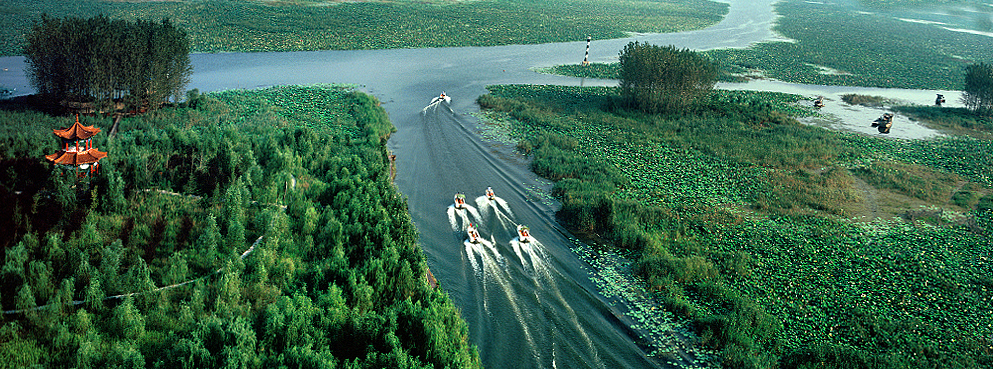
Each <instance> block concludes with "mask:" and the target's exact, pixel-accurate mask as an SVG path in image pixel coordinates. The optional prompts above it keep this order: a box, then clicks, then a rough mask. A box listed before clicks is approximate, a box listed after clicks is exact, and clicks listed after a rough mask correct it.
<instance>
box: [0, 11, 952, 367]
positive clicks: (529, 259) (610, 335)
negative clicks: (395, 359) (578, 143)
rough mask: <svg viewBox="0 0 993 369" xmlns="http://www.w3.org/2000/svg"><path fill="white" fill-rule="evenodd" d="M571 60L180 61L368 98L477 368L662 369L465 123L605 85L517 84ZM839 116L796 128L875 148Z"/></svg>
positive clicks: (207, 57) (711, 40) (9, 75)
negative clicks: (521, 231)
mask: <svg viewBox="0 0 993 369" xmlns="http://www.w3.org/2000/svg"><path fill="white" fill-rule="evenodd" d="M773 2H774V1H773V0H733V1H731V2H730V4H731V7H730V12H729V14H728V16H727V17H726V18H725V19H724V20H723V21H721V22H720V23H718V24H716V25H714V26H712V27H709V28H707V29H704V30H698V31H691V32H682V33H675V34H662V35H639V36H637V37H633V38H629V39H621V40H600V41H594V42H593V44H592V47H591V49H590V60H591V61H595V62H611V61H614V60H616V58H617V55H618V53H619V52H620V50H621V49H622V48H623V46H624V45H626V44H627V43H629V42H631V41H635V40H637V41H642V42H649V43H652V44H660V45H669V44H672V45H675V46H677V47H681V48H682V47H685V48H691V49H712V48H727V47H746V46H748V45H749V44H752V43H755V42H759V41H765V40H774V39H777V36H776V35H774V34H773V33H772V32H771V31H770V27H771V25H772V23H773V22H774V20H775V16H774V14H773V13H772V3H773ZM585 47H586V42H585V40H582V41H577V42H572V43H558V44H545V45H515V46H499V47H485V48H480V47H467V48H439V49H402V50H371V51H369V50H366V51H320V52H288V53H221V54H196V55H192V56H191V59H192V62H193V66H194V74H193V76H192V81H191V83H190V84H189V88H191V89H192V88H197V89H199V90H200V91H203V92H207V91H217V90H225V89H241V88H248V89H252V88H258V87H267V86H273V85H297V84H303V85H307V84H315V83H351V84H357V85H359V86H360V87H359V88H360V89H361V90H363V91H366V92H368V93H371V94H373V95H375V96H376V97H378V98H379V99H380V100H381V101H382V102H383V106H384V107H385V109H386V110H387V112H388V113H389V115H390V119H391V120H392V122H393V124H394V125H395V126H396V127H397V132H396V133H395V134H394V135H393V136H392V137H391V139H390V141H389V143H388V147H389V149H390V150H391V151H392V153H394V154H396V155H397V163H398V168H399V170H398V173H397V177H396V184H397V186H398V187H399V189H400V191H401V193H402V194H403V195H404V196H406V197H407V200H408V205H409V210H410V213H411V216H412V217H413V220H414V222H415V224H416V225H417V228H418V230H419V231H420V235H421V237H420V245H421V247H422V248H423V250H424V253H425V255H426V257H427V260H428V265H429V266H430V267H431V270H432V271H433V272H434V275H435V276H436V277H437V278H438V280H439V281H440V283H441V286H442V287H443V288H444V289H445V290H446V291H447V292H448V293H449V294H450V295H451V297H452V300H453V301H454V302H455V304H456V305H457V306H458V307H459V308H460V309H461V311H462V316H463V318H464V319H465V320H466V321H467V322H468V323H469V330H470V338H471V339H472V342H473V343H474V344H476V345H477V346H478V347H479V353H480V356H481V358H482V361H483V364H484V365H485V366H487V367H490V368H556V367H557V368H650V367H671V366H672V365H671V364H669V363H668V361H667V360H666V359H661V358H658V357H656V356H651V355H649V354H647V353H646V352H647V351H649V350H651V347H652V345H656V344H657V343H655V342H646V340H645V339H644V338H642V337H643V336H642V334H643V333H644V332H643V330H639V329H636V328H632V325H633V324H634V323H635V322H633V321H632V319H631V318H630V317H629V316H628V315H625V313H626V312H627V311H629V309H630V308H631V307H630V306H629V305H627V304H626V303H625V302H624V301H618V299H616V298H612V297H611V298H608V297H604V295H603V294H602V293H601V292H600V291H599V290H598V287H597V285H596V284H595V283H594V282H593V281H592V280H593V278H594V275H593V274H594V273H595V271H594V270H593V269H592V268H591V267H590V264H589V263H587V262H586V261H584V260H583V259H582V258H580V257H579V256H577V254H576V253H575V252H574V251H573V250H572V249H571V248H572V247H573V246H574V243H573V241H572V237H571V235H570V234H569V233H568V232H567V231H566V230H565V229H563V228H562V227H561V226H560V225H559V224H558V223H557V222H556V219H555V216H554V212H555V210H556V209H557V204H556V203H555V202H554V201H553V200H551V199H550V197H549V195H548V190H549V188H550V183H548V182H546V181H543V180H541V179H539V178H536V176H535V175H534V174H533V173H531V172H530V171H529V170H528V169H527V165H526V164H527V163H526V159H525V158H523V157H521V156H520V155H518V154H516V153H514V152H513V150H512V148H511V147H508V146H506V145H505V144H502V143H499V142H494V141H490V140H487V139H484V138H483V137H482V136H481V134H480V132H481V129H480V126H479V124H480V123H479V121H478V120H477V119H475V118H473V116H472V115H471V114H472V113H474V112H477V111H478V106H477V105H476V103H475V99H476V98H477V97H478V96H480V95H482V94H485V93H486V89H485V87H486V86H487V85H491V84H511V83H523V84H560V85H580V84H585V85H594V84H596V85H614V84H615V82H613V81H604V80H594V81H589V80H585V81H584V80H580V79H575V78H568V77H561V76H552V75H544V74H539V73H535V72H533V71H532V70H531V68H535V67H545V66H552V65H558V64H571V63H578V62H581V61H582V59H583V56H584V52H585ZM23 69H24V62H23V58H20V57H7V58H0V70H2V72H0V86H3V87H5V88H15V89H16V91H15V94H16V95H22V94H28V93H31V87H30V86H29V85H28V83H27V81H26V79H25V77H24V73H23ZM722 88H744V89H765V90H775V91H784V92H792V93H801V94H803V95H806V96H817V95H824V96H827V97H828V107H827V108H826V109H825V110H830V111H838V112H841V111H843V110H845V109H848V110H851V109H861V108H851V107H844V106H843V104H841V103H840V94H842V93H850V92H855V93H863V91H869V92H870V94H877V95H884V96H887V95H888V96H893V95H898V98H901V99H904V100H907V101H911V102H917V103H923V102H927V101H933V99H934V91H913V90H900V91H895V90H885V91H883V90H882V89H858V88H850V87H827V86H801V85H792V84H785V83H778V82H768V81H767V82H756V83H751V84H746V85H723V86H722ZM442 91H445V92H447V93H448V95H450V96H452V98H453V100H452V101H451V103H450V104H448V103H443V104H435V105H429V103H430V101H431V99H432V98H433V97H435V96H437V95H438V94H439V93H441V92H442ZM940 92H941V91H939V93H940ZM944 93H945V94H946V96H947V97H948V101H949V102H953V101H957V95H956V94H955V93H953V92H950V91H944ZM929 99H930V100H929ZM850 114H854V115H855V117H854V118H825V119H821V120H820V121H810V122H808V123H810V124H819V125H824V126H829V127H831V128H837V129H851V130H856V131H858V130H860V129H863V130H865V132H866V133H867V134H875V132H874V130H870V129H869V128H868V124H869V122H870V121H871V120H872V119H874V117H875V116H878V115H879V114H876V112H868V113H867V112H865V111H864V110H862V111H859V112H856V113H850ZM880 114H881V113H880ZM897 124H900V123H899V121H898V123H897ZM860 126H864V127H861V128H859V127H860ZM915 130H916V129H915ZM893 132H894V133H893V136H900V135H904V136H907V138H922V137H930V136H933V135H937V133H936V132H933V131H929V130H927V129H926V128H921V129H919V130H916V131H914V132H912V133H906V132H907V131H906V130H898V129H896V126H895V128H894V130H893ZM900 132H903V133H900ZM488 186H492V187H493V189H494V190H495V191H496V194H497V196H498V198H497V199H496V200H493V201H490V200H486V199H483V198H478V197H480V196H482V195H483V191H484V190H485V189H486V187H488ZM456 192H464V193H465V194H466V198H467V199H468V200H469V201H468V205H470V207H469V208H468V209H466V210H456V209H453V208H451V205H452V198H453V195H454V194H455V193H456ZM467 222H472V223H474V224H476V225H477V226H478V227H479V233H480V235H481V236H482V238H483V239H484V241H483V242H481V243H479V244H471V243H466V242H464V240H465V232H464V227H465V226H466V224H467ZM517 224H526V225H528V226H529V227H530V230H531V233H532V235H533V236H534V241H533V242H529V243H521V242H519V241H518V240H517V239H516V234H515V228H514V227H515V226H516V225H517ZM676 346H678V345H674V346H673V350H677V348H676ZM678 350H680V351H682V350H683V349H678ZM687 350H688V352H689V353H688V354H686V355H685V357H692V356H693V349H692V348H689V349H687ZM677 356H679V355H677ZM677 361H678V360H677ZM682 363H683V364H687V363H689V362H688V361H682Z"/></svg>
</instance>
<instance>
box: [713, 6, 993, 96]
mask: <svg viewBox="0 0 993 369" xmlns="http://www.w3.org/2000/svg"><path fill="white" fill-rule="evenodd" d="M874 3H875V2H874ZM929 6H930V5H929ZM861 10H862V9H860V8H858V7H857V6H845V5H840V4H828V3H822V2H813V1H785V2H780V3H778V4H777V5H776V13H777V14H779V15H780V16H781V17H779V18H778V20H777V25H776V26H775V30H776V31H777V32H778V33H780V34H782V35H783V36H785V37H787V38H790V39H792V40H794V41H793V42H766V43H760V44H757V45H754V46H752V47H749V48H747V49H724V50H711V51H707V53H708V54H709V55H710V56H711V57H713V58H714V59H716V60H719V61H720V62H721V63H722V64H724V65H725V66H728V67H730V66H737V68H739V70H741V69H744V70H761V71H763V72H764V74H765V75H767V76H769V77H771V78H775V79H779V80H782V81H787V82H793V83H808V84H822V85H847V86H872V87H894V88H918V89H960V88H962V77H963V75H964V73H965V66H966V65H967V64H968V62H979V61H984V62H990V61H991V59H990V55H989V53H986V52H985V51H984V50H988V49H989V48H990V47H991V46H993V38H990V37H987V36H982V35H975V34H969V33H962V32H952V31H949V30H946V29H944V28H941V27H939V26H936V25H934V24H923V23H913V22H905V21H902V20H900V19H898V16H894V15H893V14H889V13H885V12H878V11H873V12H865V11H861ZM818 66H824V67H829V68H831V69H834V70H837V71H842V72H844V73H823V70H822V69H821V68H818Z"/></svg>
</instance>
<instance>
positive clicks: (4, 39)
mask: <svg viewBox="0 0 993 369" xmlns="http://www.w3.org/2000/svg"><path fill="white" fill-rule="evenodd" d="M4 8H5V9H4V10H2V11H0V22H2V23H3V24H4V25H5V27H3V30H0V55H13V54H17V53H18V52H19V49H20V46H19V45H20V43H21V42H23V40H24V37H23V35H24V33H25V32H26V31H28V30H29V29H30V27H31V24H32V22H33V21H35V20H37V19H39V17H40V15H41V14H43V13H47V14H48V15H49V16H53V17H63V16H82V17H90V16H95V15H98V14H105V15H107V16H109V17H111V18H123V19H131V20H133V19H145V20H155V21H158V20H160V19H162V18H169V19H170V20H171V21H172V22H173V23H174V24H175V25H177V26H179V27H181V28H183V29H184V30H185V31H186V32H188V33H189V34H190V37H191V41H192V46H193V49H194V50H195V51H200V52H219V51H240V52H245V51H299V50H348V49H390V48H414V47H418V48H420V47H446V46H492V45H508V44H537V43H548V42H565V41H581V40H585V39H586V37H587V36H592V37H593V38H596V39H607V38H621V37H625V36H626V35H627V32H674V31H682V30H689V29H699V28H703V27H706V26H708V25H711V24H714V23H716V22H717V21H719V20H720V19H721V17H722V16H723V15H724V14H726V13H727V4H724V3H718V2H712V1H706V0H667V1H648V0H592V1H579V0H554V1H539V0H479V1H434V2H424V1H408V0H402V1H363V2H352V1H331V2H308V1H284V2H275V1H221V0H207V1H169V2H160V1H134V2H132V1H122V2H117V1H99V0H82V1H76V2H71V3H66V2H64V1H55V0H44V1H29V0H11V1H6V2H5V4H4ZM399 14H402V15H403V16H397V15H399Z"/></svg>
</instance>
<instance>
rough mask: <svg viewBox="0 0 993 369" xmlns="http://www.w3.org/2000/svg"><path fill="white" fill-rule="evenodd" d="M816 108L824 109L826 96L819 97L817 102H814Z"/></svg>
mask: <svg viewBox="0 0 993 369" xmlns="http://www.w3.org/2000/svg"><path fill="white" fill-rule="evenodd" d="M814 107H815V108H823V107H824V96H818V97H817V100H814Z"/></svg>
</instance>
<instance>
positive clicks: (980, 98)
mask: <svg viewBox="0 0 993 369" xmlns="http://www.w3.org/2000/svg"><path fill="white" fill-rule="evenodd" d="M962 92H963V93H962V102H963V103H964V105H965V107H966V108H968V109H971V110H973V111H976V112H980V113H987V112H993V64H987V63H978V64H971V65H969V66H968V67H966V68H965V87H964V88H963V89H962Z"/></svg>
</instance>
